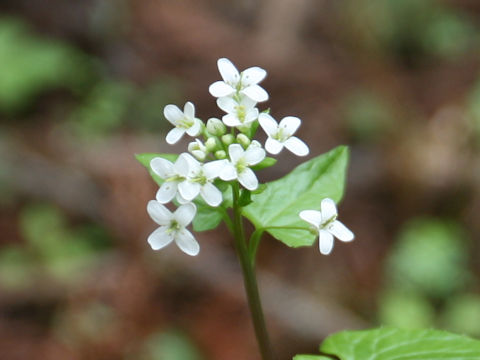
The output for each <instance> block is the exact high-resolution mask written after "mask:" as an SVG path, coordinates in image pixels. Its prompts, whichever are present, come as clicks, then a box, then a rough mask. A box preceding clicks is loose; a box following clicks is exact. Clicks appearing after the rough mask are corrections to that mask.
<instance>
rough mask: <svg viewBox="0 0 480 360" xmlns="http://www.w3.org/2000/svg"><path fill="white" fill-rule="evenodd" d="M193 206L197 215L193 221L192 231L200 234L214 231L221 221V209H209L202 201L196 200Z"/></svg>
mask: <svg viewBox="0 0 480 360" xmlns="http://www.w3.org/2000/svg"><path fill="white" fill-rule="evenodd" d="M195 204H196V205H197V214H196V215H195V218H194V219H193V230H194V231H197V232H200V231H207V230H212V229H215V228H216V227H217V226H218V225H219V224H220V222H221V221H222V218H223V214H222V209H221V208H215V207H211V206H209V205H207V204H206V203H205V202H204V201H203V200H196V201H195Z"/></svg>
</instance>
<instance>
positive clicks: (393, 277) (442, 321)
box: [379, 218, 480, 336]
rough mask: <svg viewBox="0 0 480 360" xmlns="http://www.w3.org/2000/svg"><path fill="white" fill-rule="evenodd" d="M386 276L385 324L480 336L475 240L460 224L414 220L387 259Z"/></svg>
mask: <svg viewBox="0 0 480 360" xmlns="http://www.w3.org/2000/svg"><path fill="white" fill-rule="evenodd" d="M386 276H387V281H386V286H385V289H384V294H383V296H381V297H380V299H379V319H380V322H381V323H382V324H385V325H393V326H397V327H403V328H424V327H432V326H440V327H443V328H445V329H447V330H450V331H454V332H459V333H466V334H468V335H472V336H478V335H480V296H478V295H473V294H470V293H469V290H470V289H469V285H470V284H471V283H472V282H471V280H472V279H473V274H472V273H471V271H470V267H469V241H468V238H467V236H466V234H465V232H464V231H463V229H462V228H461V226H460V225H459V224H457V223H455V222H453V221H445V220H440V219H436V218H414V219H412V220H410V221H408V222H407V223H406V224H405V225H404V226H403V227H402V229H401V231H400V233H399V237H398V240H397V243H396V244H395V246H394V247H393V249H392V251H391V253H390V254H389V257H388V258H387V262H386Z"/></svg>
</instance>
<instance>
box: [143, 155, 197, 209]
mask: <svg viewBox="0 0 480 360" xmlns="http://www.w3.org/2000/svg"><path fill="white" fill-rule="evenodd" d="M184 155H185V154H181V155H180V156H179V157H178V159H177V160H176V161H175V164H172V163H171V162H170V161H168V160H167V159H164V158H161V157H156V158H153V159H152V160H151V161H150V168H151V169H152V170H153V172H154V173H155V174H157V175H158V176H160V177H161V178H162V179H164V180H165V181H164V182H163V184H162V185H161V186H160V188H159V189H158V191H157V196H156V198H157V201H159V202H160V203H162V204H166V203H168V202H170V201H172V200H173V198H174V197H175V195H177V200H178V201H179V202H180V203H185V201H182V199H181V198H179V196H178V194H177V189H178V186H179V184H181V183H182V182H184V181H186V176H187V174H188V161H187V159H186V158H185V156H184Z"/></svg>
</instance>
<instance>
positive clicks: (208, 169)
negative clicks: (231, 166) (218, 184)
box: [203, 159, 228, 180]
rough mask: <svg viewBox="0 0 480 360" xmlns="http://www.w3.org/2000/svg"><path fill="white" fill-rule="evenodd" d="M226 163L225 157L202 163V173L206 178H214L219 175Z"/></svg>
mask: <svg viewBox="0 0 480 360" xmlns="http://www.w3.org/2000/svg"><path fill="white" fill-rule="evenodd" d="M226 164H228V160H225V159H224V160H215V161H210V162H208V163H206V164H204V165H203V174H204V175H205V177H206V178H207V179H208V180H212V179H215V178H217V177H219V176H220V173H221V172H222V170H223V168H224V167H225V165H226Z"/></svg>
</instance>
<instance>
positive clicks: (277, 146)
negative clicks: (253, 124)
mask: <svg viewBox="0 0 480 360" xmlns="http://www.w3.org/2000/svg"><path fill="white" fill-rule="evenodd" d="M258 122H259V123H260V126H261V127H262V129H263V130H264V131H265V133H266V134H267V135H268V139H267V142H266V143H265V149H266V150H267V151H268V152H269V153H270V154H278V153H279V152H280V151H282V149H283V147H284V146H285V147H286V148H287V149H288V150H290V151H291V152H292V153H294V154H295V155H297V156H305V155H308V152H309V150H308V146H307V145H306V144H305V143H304V142H303V141H302V140H300V139H299V138H297V137H296V136H292V135H293V134H294V133H295V131H297V129H298V127H299V126H300V124H301V122H302V121H301V120H300V119H299V118H297V117H294V116H287V117H284V118H283V119H282V120H281V121H280V124H277V122H276V121H275V119H274V118H273V117H271V116H270V115H269V114H266V113H262V114H260V116H259V117H258Z"/></svg>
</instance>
